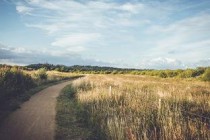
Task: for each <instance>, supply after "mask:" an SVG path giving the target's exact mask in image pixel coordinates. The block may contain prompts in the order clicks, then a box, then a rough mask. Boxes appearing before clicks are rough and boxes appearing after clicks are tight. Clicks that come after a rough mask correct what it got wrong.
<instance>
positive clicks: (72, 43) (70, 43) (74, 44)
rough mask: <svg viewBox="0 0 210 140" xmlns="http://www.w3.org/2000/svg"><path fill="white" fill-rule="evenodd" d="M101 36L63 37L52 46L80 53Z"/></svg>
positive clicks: (75, 35) (91, 34) (92, 34)
mask: <svg viewBox="0 0 210 140" xmlns="http://www.w3.org/2000/svg"><path fill="white" fill-rule="evenodd" d="M99 37H100V35H99V34H97V33H88V34H85V33H77V34H72V35H66V36H62V37H60V38H57V39H56V40H55V41H54V42H52V46H58V47H66V48H68V49H69V50H72V51H75V52H79V51H83V50H85V48H84V47H83V45H85V44H88V43H89V42H92V41H95V40H96V39H97V38H99Z"/></svg>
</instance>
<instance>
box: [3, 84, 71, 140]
mask: <svg viewBox="0 0 210 140" xmlns="http://www.w3.org/2000/svg"><path fill="white" fill-rule="evenodd" d="M70 83H71V81H68V82H63V83H60V84H57V85H54V86H51V87H48V88H46V89H44V90H42V91H40V92H38V93H36V94H35V95H34V96H32V97H31V98H30V100H29V101H27V102H25V103H23V104H22V105H21V108H20V109H18V110H16V111H15V112H13V113H12V114H11V115H10V116H9V117H8V118H7V119H6V120H5V122H4V123H3V124H2V126H1V128H0V139H1V140H53V139H54V135H55V115H56V111H55V107H56V97H57V96H58V95H59V93H60V91H61V90H62V89H63V88H64V87H65V86H66V85H68V84H70Z"/></svg>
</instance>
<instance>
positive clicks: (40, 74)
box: [35, 68, 47, 80]
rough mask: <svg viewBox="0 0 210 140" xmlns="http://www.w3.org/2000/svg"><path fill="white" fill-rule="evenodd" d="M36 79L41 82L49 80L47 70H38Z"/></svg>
mask: <svg viewBox="0 0 210 140" xmlns="http://www.w3.org/2000/svg"><path fill="white" fill-rule="evenodd" d="M35 77H36V78H37V79H39V80H47V70H46V69H45V68H41V69H38V71H37V72H36V73H35Z"/></svg>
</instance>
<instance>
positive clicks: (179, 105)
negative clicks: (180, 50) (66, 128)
mask: <svg viewBox="0 0 210 140" xmlns="http://www.w3.org/2000/svg"><path fill="white" fill-rule="evenodd" d="M73 88H74V89H75V90H76V91H77V93H76V95H75V97H74V98H76V100H77V105H78V106H80V111H79V112H80V117H81V115H82V117H81V118H83V119H82V121H83V122H85V123H86V125H88V126H89V127H90V128H91V129H92V130H93V131H94V134H95V135H97V137H99V138H100V139H110V140H124V139H129V140H137V139H139V140H141V139H144V140H147V139H149V140H155V139H161V140H169V139H170V140H180V139H183V140H184V139H186V140H188V139H202V140H208V139H210V83H209V82H202V81H198V80H195V79H189V80H184V79H170V78H169V79H168V78H166V79H161V78H155V77H148V76H134V75H88V76H86V77H85V78H82V79H79V80H76V81H74V83H73ZM71 90H72V89H71Z"/></svg>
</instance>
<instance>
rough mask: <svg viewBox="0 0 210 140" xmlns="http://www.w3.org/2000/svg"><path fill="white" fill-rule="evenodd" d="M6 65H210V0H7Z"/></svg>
mask: <svg viewBox="0 0 210 140" xmlns="http://www.w3.org/2000/svg"><path fill="white" fill-rule="evenodd" d="M0 63H1V64H11V65H27V64H32V63H33V64H34V63H51V64H64V65H68V66H70V65H97V66H112V67H122V68H138V69H144V68H147V69H180V68H181V69H185V68H195V67H199V66H210V1H209V0H0Z"/></svg>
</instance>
